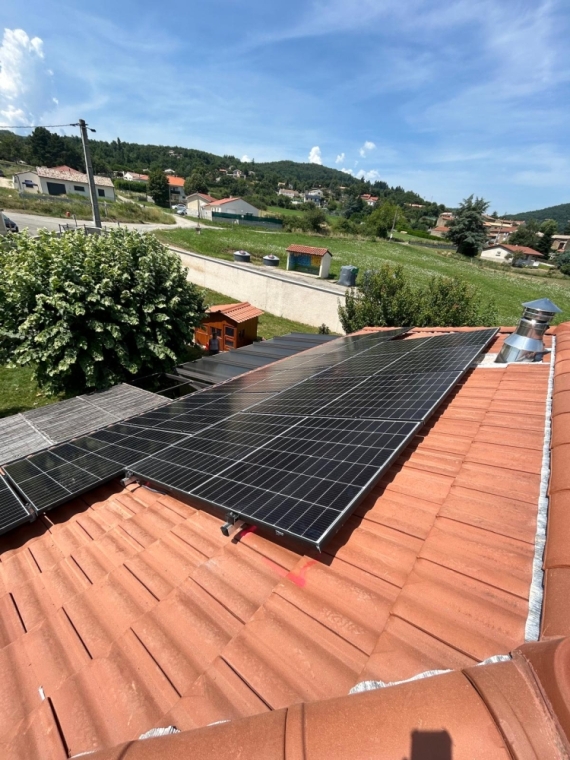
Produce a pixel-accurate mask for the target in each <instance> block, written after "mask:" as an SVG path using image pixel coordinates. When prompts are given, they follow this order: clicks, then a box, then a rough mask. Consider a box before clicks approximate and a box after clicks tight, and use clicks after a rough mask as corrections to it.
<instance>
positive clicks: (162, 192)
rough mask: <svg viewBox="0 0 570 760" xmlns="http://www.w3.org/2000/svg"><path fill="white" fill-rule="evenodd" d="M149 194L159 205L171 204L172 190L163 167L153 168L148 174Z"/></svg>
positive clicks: (166, 205) (165, 206) (166, 206)
mask: <svg viewBox="0 0 570 760" xmlns="http://www.w3.org/2000/svg"><path fill="white" fill-rule="evenodd" d="M148 194H149V195H150V197H151V198H152V199H153V201H154V202H155V203H156V205H157V206H162V207H163V208H168V207H169V205H170V190H169V188H168V180H167V179H166V174H165V173H164V172H163V171H162V169H153V170H152V171H151V173H150V174H149V175H148Z"/></svg>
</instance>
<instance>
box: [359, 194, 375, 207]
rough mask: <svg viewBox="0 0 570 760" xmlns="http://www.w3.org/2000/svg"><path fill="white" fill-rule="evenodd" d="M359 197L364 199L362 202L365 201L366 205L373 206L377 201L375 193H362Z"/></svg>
mask: <svg viewBox="0 0 570 760" xmlns="http://www.w3.org/2000/svg"><path fill="white" fill-rule="evenodd" d="M360 197H361V199H362V200H363V201H364V203H366V205H367V206H375V205H376V204H377V203H378V196H377V195H370V193H364V195H361V196H360Z"/></svg>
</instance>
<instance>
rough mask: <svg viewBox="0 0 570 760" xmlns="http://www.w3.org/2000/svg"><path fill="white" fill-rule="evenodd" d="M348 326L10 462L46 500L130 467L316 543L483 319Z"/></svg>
mask: <svg viewBox="0 0 570 760" xmlns="http://www.w3.org/2000/svg"><path fill="white" fill-rule="evenodd" d="M398 332H401V331H393V332H392V333H380V334H378V333H373V334H370V335H362V336H349V337H347V338H344V339H340V340H338V341H334V342H331V343H328V344H324V345H322V346H319V347H318V348H316V349H313V350H312V351H310V352H306V353H303V354H297V355H295V356H292V357H290V358H288V359H286V360H284V361H282V362H279V363H277V364H274V365H271V366H268V367H265V368H262V369H260V370H258V371H256V372H254V373H251V374H248V375H245V376H241V377H239V378H236V379H235V380H231V381H229V382H227V383H224V384H222V385H219V386H216V387H213V388H210V389H208V390H205V391H202V392H199V393H196V394H192V395H190V396H186V397H184V398H183V399H179V400H177V401H175V402H173V403H172V404H170V405H168V406H164V407H161V408H159V409H155V410H152V411H150V412H147V413H145V414H142V415H139V416H137V417H133V418H131V419H129V420H126V421H125V422H124V423H121V424H116V425H112V426H110V427H107V428H105V429H104V430H100V431H98V432H96V433H93V434H90V435H88V436H84V437H83V438H79V439H77V440H74V441H72V442H70V443H67V444H64V445H62V446H59V447H55V448H53V449H51V450H50V451H49V452H42V453H41V454H37V455H35V456H32V457H30V458H29V459H27V460H23V461H20V462H17V463H15V464H13V465H9V466H8V467H7V468H6V471H7V474H8V476H9V477H10V478H11V479H12V480H13V482H14V483H15V484H16V485H17V486H18V488H19V490H20V491H21V492H22V493H23V494H24V496H25V497H26V498H27V499H28V500H29V501H30V502H31V503H32V504H33V505H34V507H35V509H36V510H37V511H43V510H46V509H50V508H52V507H53V506H56V505H57V504H59V503H61V502H62V501H67V500H68V499H70V498H72V497H73V496H74V495H77V494H80V493H82V492H83V491H85V490H89V489H90V488H92V487H93V486H94V485H96V484H97V483H100V482H103V481H104V480H107V479H111V478H114V477H116V476H117V475H118V474H120V473H122V472H123V471H125V470H128V471H130V472H132V473H133V474H134V475H136V476H138V477H140V478H141V479H143V480H146V481H150V482H152V483H154V484H156V485H162V486H164V487H166V488H167V489H171V490H174V491H178V492H180V493H183V494H186V495H188V496H191V497H193V498H195V499H199V500H202V501H203V502H205V503H207V504H210V505H214V506H217V507H219V508H221V509H223V510H225V511H227V512H231V513H233V514H234V515H236V516H238V517H240V518H242V519H244V520H246V521H247V522H250V523H255V524H258V525H262V526H266V527H269V528H271V529H272V530H274V531H275V532H276V533H277V534H287V535H290V536H293V537H295V538H297V539H300V540H302V541H305V542H308V543H309V544H311V545H314V546H317V547H318V548H321V547H322V545H323V544H324V542H325V541H326V540H327V539H328V538H329V537H330V536H331V535H332V534H333V533H334V532H335V530H336V529H337V528H338V527H339V526H340V524H342V522H343V521H344V520H345V519H346V518H347V517H348V515H349V514H350V512H351V510H352V509H353V508H354V506H356V504H357V502H358V501H359V500H360V499H361V498H362V496H363V495H364V494H365V493H366V492H367V490H369V489H370V488H371V487H372V486H373V484H374V483H375V482H377V480H378V478H379V477H381V475H382V473H383V472H384V471H385V470H386V468H387V467H388V466H389V464H390V463H391V462H392V461H393V460H394V458H395V457H396V456H398V454H399V453H400V451H401V450H402V449H403V448H404V446H406V444H407V443H408V442H409V440H410V438H411V437H412V436H413V435H414V434H415V432H416V431H417V430H418V428H419V427H420V426H421V424H422V423H423V421H425V419H427V417H428V416H429V414H430V413H431V412H432V411H433V409H434V408H435V406H437V404H438V403H440V402H441V400H442V399H443V398H444V397H445V396H446V395H447V393H448V392H449V390H450V389H451V388H453V386H454V384H455V383H456V382H457V381H458V379H459V378H460V377H461V375H462V374H463V373H464V372H465V370H466V369H467V368H468V367H469V365H470V364H471V362H472V361H473V359H474V358H475V357H476V356H477V355H478V354H479V353H480V352H481V351H482V350H483V349H484V347H485V346H486V345H487V344H488V343H489V341H490V340H491V339H492V338H493V337H494V335H495V334H496V330H480V331H476V332H467V333H461V334H455V335H443V336H436V337H430V338H424V339H415V340H411V341H396V342H386V341H387V340H388V339H389V338H391V337H393V336H394V335H396V334H398Z"/></svg>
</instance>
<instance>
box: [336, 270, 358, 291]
mask: <svg viewBox="0 0 570 760" xmlns="http://www.w3.org/2000/svg"><path fill="white" fill-rule="evenodd" d="M357 275H358V267H353V266H350V265H348V266H344V267H341V268H340V277H339V278H338V284H339V285H345V286H346V287H347V288H353V287H354V286H355V285H356V277H357Z"/></svg>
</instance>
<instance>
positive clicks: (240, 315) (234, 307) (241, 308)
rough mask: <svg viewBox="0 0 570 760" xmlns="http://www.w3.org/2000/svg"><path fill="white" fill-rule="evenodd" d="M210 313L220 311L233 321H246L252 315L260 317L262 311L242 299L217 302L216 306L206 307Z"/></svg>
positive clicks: (251, 317) (252, 316)
mask: <svg viewBox="0 0 570 760" xmlns="http://www.w3.org/2000/svg"><path fill="white" fill-rule="evenodd" d="M208 312H209V313H210V314H213V313H220V314H223V315H224V316H225V317H229V318H230V319H231V320H232V321H234V322H247V320H248V319H253V318H254V317H260V316H261V315H262V314H263V313H264V312H263V311H262V310H261V309H258V308H257V307H256V306H252V305H251V304H250V303H249V302H248V301H242V302H241V303H227V304H218V305H217V306H210V308H209V309H208Z"/></svg>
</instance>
